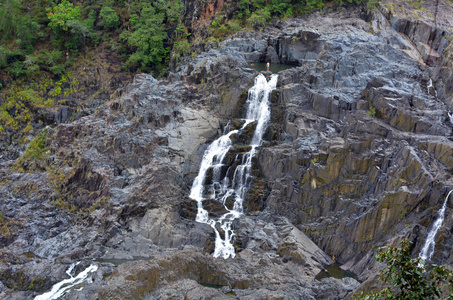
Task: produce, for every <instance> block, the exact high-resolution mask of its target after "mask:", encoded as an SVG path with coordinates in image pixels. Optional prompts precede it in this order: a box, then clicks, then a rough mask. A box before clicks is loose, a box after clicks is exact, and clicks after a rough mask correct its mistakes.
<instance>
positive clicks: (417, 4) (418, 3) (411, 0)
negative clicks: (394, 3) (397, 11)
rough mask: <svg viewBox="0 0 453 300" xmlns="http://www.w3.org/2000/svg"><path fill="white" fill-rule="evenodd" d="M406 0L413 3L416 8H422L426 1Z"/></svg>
mask: <svg viewBox="0 0 453 300" xmlns="http://www.w3.org/2000/svg"><path fill="white" fill-rule="evenodd" d="M406 1H407V3H409V4H412V5H413V6H414V7H415V9H422V8H423V4H424V3H425V1H424V0H406Z"/></svg>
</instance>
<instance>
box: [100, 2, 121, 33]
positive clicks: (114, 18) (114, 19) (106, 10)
mask: <svg viewBox="0 0 453 300" xmlns="http://www.w3.org/2000/svg"><path fill="white" fill-rule="evenodd" d="M99 17H100V18H101V21H99V23H98V25H99V26H101V27H105V28H110V29H113V28H115V27H118V26H119V25H120V18H119V17H118V15H117V13H116V11H115V10H114V9H113V8H111V7H109V6H107V5H103V6H102V9H101V12H100V13H99Z"/></svg>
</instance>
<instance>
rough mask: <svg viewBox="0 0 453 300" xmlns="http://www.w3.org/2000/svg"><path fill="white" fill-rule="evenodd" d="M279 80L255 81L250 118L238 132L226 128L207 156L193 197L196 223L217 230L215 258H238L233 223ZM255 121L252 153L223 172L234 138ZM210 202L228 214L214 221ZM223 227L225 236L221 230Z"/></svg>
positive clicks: (249, 99)
mask: <svg viewBox="0 0 453 300" xmlns="http://www.w3.org/2000/svg"><path fill="white" fill-rule="evenodd" d="M277 78H278V75H272V77H271V79H270V80H269V82H268V81H267V80H266V78H265V77H264V76H263V75H262V74H259V75H258V76H257V77H256V78H255V83H254V86H253V87H251V88H250V89H249V91H248V97H247V102H246V105H247V114H246V119H245V120H243V122H244V124H243V125H242V127H241V128H240V129H236V130H229V126H226V128H227V129H226V130H225V132H224V134H223V135H222V136H221V137H219V138H218V139H216V140H215V141H213V142H212V143H211V144H210V145H209V146H208V148H207V149H206V151H205V153H204V155H203V158H202V161H201V165H200V170H199V172H198V175H197V177H195V179H194V181H193V184H192V189H191V191H190V196H189V197H190V198H192V199H194V200H196V201H197V206H198V209H197V216H196V219H195V220H196V221H197V222H200V223H206V224H209V225H210V226H211V227H212V228H213V229H214V232H215V250H214V254H213V256H214V257H223V258H225V259H226V258H229V257H234V256H235V253H234V247H233V243H234V239H235V233H234V231H233V230H232V222H233V220H234V219H236V218H238V217H239V216H240V215H241V214H242V213H243V201H244V197H245V195H246V193H247V190H248V189H249V187H250V184H251V180H252V176H251V174H250V173H251V169H252V159H253V157H254V156H255V154H256V151H257V149H256V148H257V147H259V146H260V145H261V143H262V138H263V134H264V132H265V131H266V128H267V125H268V123H269V120H270V108H269V98H270V95H271V93H272V91H273V90H274V89H275V88H276V86H277ZM253 122H255V123H256V127H255V131H254V133H253V137H252V138H251V141H250V144H249V145H248V146H249V148H250V150H249V151H247V152H246V153H243V154H242V155H236V159H237V160H240V163H239V164H238V165H237V166H236V167H235V169H234V170H233V169H232V168H231V167H230V168H229V169H228V170H226V172H222V170H224V167H225V166H224V164H223V161H224V159H225V156H226V154H227V153H228V151H229V150H230V149H232V148H233V147H234V146H233V142H232V140H231V138H232V137H233V135H237V134H240V133H241V132H242V131H243V130H245V129H246V127H247V126H249V125H250V124H251V123H253ZM227 131H228V132H227ZM210 170H212V173H211V174H212V180H210V181H212V184H211V185H210V188H209V190H207V189H208V187H207V186H205V182H206V181H207V179H208V173H209V171H210ZM231 172H232V174H231ZM230 178H231V179H230ZM208 199H210V200H214V201H218V202H220V203H222V204H223V206H224V208H225V210H226V213H224V214H223V215H222V216H220V217H218V218H217V219H213V218H210V216H209V212H208V211H207V210H206V209H205V208H204V207H203V201H205V200H208ZM229 200H230V201H231V200H232V201H233V206H232V207H231V208H228V207H227V205H226V203H227V201H229ZM220 228H221V229H222V233H223V234H221V232H220V231H219V229H220ZM222 235H223V237H222Z"/></svg>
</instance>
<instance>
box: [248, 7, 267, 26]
mask: <svg viewBox="0 0 453 300" xmlns="http://www.w3.org/2000/svg"><path fill="white" fill-rule="evenodd" d="M270 18H271V14H270V12H269V11H268V10H266V9H259V10H257V11H255V12H253V13H252V15H251V16H250V17H249V18H248V19H247V24H248V25H249V26H251V27H253V28H255V29H259V28H262V27H264V26H266V24H267V22H268V21H269V20H270Z"/></svg>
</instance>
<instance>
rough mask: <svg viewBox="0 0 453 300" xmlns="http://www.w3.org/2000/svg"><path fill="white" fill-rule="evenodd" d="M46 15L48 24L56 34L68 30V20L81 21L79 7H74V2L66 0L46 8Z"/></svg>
mask: <svg viewBox="0 0 453 300" xmlns="http://www.w3.org/2000/svg"><path fill="white" fill-rule="evenodd" d="M47 16H48V18H49V21H50V22H49V26H50V27H51V28H52V29H53V31H54V32H55V33H57V34H60V33H62V32H65V31H69V29H70V27H69V26H68V22H69V21H81V20H82V14H81V13H80V7H79V6H76V7H74V4H72V3H71V2H69V1H67V0H63V1H61V3H60V4H57V5H54V6H52V8H48V9H47Z"/></svg>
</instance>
